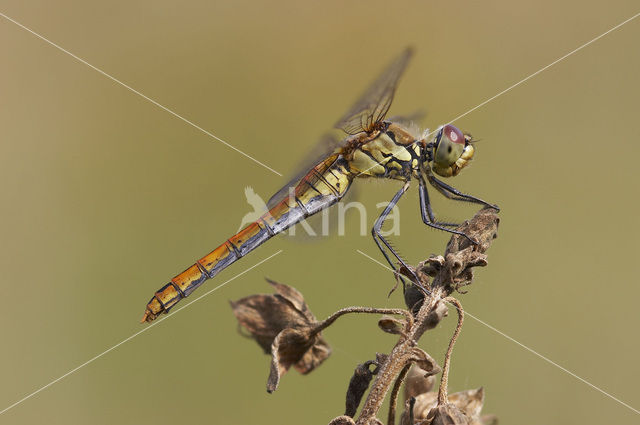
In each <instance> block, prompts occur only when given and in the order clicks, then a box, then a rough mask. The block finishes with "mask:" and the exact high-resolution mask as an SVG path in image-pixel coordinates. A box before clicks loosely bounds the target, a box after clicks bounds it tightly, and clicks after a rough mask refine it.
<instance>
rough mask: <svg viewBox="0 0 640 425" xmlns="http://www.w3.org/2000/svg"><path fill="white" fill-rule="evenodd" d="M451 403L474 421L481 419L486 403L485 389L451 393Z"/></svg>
mask: <svg viewBox="0 0 640 425" xmlns="http://www.w3.org/2000/svg"><path fill="white" fill-rule="evenodd" d="M449 403H452V404H454V405H455V406H456V407H458V408H459V409H460V410H462V411H463V412H464V414H465V415H467V416H468V417H469V418H470V419H472V420H474V421H479V420H480V412H481V411H482V406H483V404H484V389H483V388H482V387H480V388H478V389H475V390H467V391H460V392H457V393H453V394H449Z"/></svg>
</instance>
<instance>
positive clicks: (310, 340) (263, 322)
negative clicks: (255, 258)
mask: <svg viewBox="0 0 640 425" xmlns="http://www.w3.org/2000/svg"><path fill="white" fill-rule="evenodd" d="M267 282H269V284H271V285H272V286H273V287H274V289H275V290H276V292H277V293H276V294H271V295H266V294H258V295H250V296H248V297H245V298H242V299H239V300H238V301H235V302H233V301H232V302H231V308H232V309H233V313H234V314H235V316H236V318H237V319H238V322H239V323H240V325H242V326H243V327H244V328H246V329H247V330H248V331H249V332H250V334H251V336H252V337H253V338H254V339H255V340H256V342H257V343H258V344H259V345H260V346H261V347H262V349H263V350H264V351H265V353H271V356H272V359H271V373H270V375H269V380H268V382H267V391H269V392H273V391H275V389H276V388H277V387H278V383H279V382H280V376H281V375H282V374H284V373H285V372H286V371H287V370H289V368H290V367H291V366H293V367H294V368H295V369H296V370H297V371H298V372H300V373H303V374H305V373H309V372H311V371H312V370H313V369H315V368H316V367H317V366H318V365H320V364H321V363H322V362H323V361H324V360H325V359H326V358H327V357H329V355H330V354H331V348H330V347H329V345H328V344H327V343H326V341H325V340H324V339H323V338H322V336H321V334H320V332H318V331H316V328H317V325H318V322H317V321H316V318H315V316H314V315H313V313H311V310H309V308H308V307H307V304H306V303H305V302H304V298H303V296H302V294H301V293H300V292H298V291H297V290H296V289H295V288H293V287H291V286H287V285H283V284H281V283H277V282H274V281H271V280H267Z"/></svg>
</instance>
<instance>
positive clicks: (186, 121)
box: [0, 12, 282, 177]
mask: <svg viewBox="0 0 640 425" xmlns="http://www.w3.org/2000/svg"><path fill="white" fill-rule="evenodd" d="M0 16H2V17H3V18H5V19H6V20H8V21H10V22H13V23H14V24H16V25H17V26H19V27H20V28H22V29H23V30H25V31H28V32H30V33H31V34H33V35H35V36H36V37H38V38H39V39H40V40H42V41H44V42H46V43H48V44H50V45H51V46H53V47H55V48H56V49H58V50H60V51H61V52H64V53H66V54H67V55H69V56H71V57H72V58H74V59H76V60H77V61H79V62H82V63H83V64H85V65H86V66H88V67H89V68H91V69H93V70H94V71H96V72H98V73H100V74H102V75H104V76H105V77H107V78H108V79H110V80H111V81H113V82H115V83H118V84H120V85H121V86H122V87H124V88H126V89H127V90H129V91H131V92H133V93H135V94H137V95H138V96H140V97H141V98H143V99H145V100H148V101H149V102H151V103H153V104H154V105H156V106H157V107H158V108H160V109H162V110H163V111H166V112H168V113H170V114H171V115H173V116H174V117H176V118H178V119H180V120H182V121H184V122H185V123H187V124H189V125H190V126H191V127H193V128H195V129H197V130H200V131H201V132H203V133H204V134H206V135H207V136H209V137H212V138H214V139H216V140H217V141H219V142H220V143H222V144H223V145H225V146H227V147H228V148H231V149H233V150H234V151H236V152H238V153H239V154H241V155H244V156H245V157H247V158H249V159H250V160H252V161H253V162H255V163H257V164H259V165H262V166H263V167H264V168H266V169H267V170H269V171H271V172H272V173H275V174H277V175H279V176H280V177H282V174H280V173H279V172H277V171H276V170H274V169H273V168H271V167H269V166H268V165H266V164H264V163H262V162H260V161H258V160H257V159H255V158H254V157H252V156H251V155H249V154H247V153H245V152H243V151H241V150H240V149H238V148H236V147H235V146H233V145H231V144H230V143H228V142H226V141H224V140H222V139H221V138H219V137H218V136H216V135H215V134H213V133H211V132H209V131H207V130H205V129H204V128H202V127H200V126H199V125H197V124H195V123H194V122H192V121H189V120H188V119H186V118H184V117H183V116H182V115H179V114H178V113H176V112H174V111H172V110H171V109H169V108H167V107H166V106H163V105H161V104H160V103H158V102H156V101H155V100H153V99H151V98H150V97H148V96H146V95H144V94H142V93H140V92H139V91H138V90H136V89H134V88H133V87H131V86H129V85H127V84H125V83H123V82H122V81H120V80H118V79H117V78H116V77H114V76H112V75H110V74H107V73H106V72H104V71H103V70H101V69H100V68H97V67H95V66H93V65H91V64H90V63H89V62H87V61H85V60H84V59H82V58H80V57H78V56H76V55H74V54H73V53H71V52H70V51H68V50H66V49H64V48H63V47H61V46H59V45H57V44H56V43H54V42H53V41H51V40H49V39H47V38H45V37H44V36H42V35H40V34H38V33H37V32H35V31H33V30H32V29H30V28H27V27H25V26H24V25H22V24H21V23H20V22H18V21H16V20H15V19H12V18H10V17H9V16H7V15H5V14H4V13H2V12H0Z"/></svg>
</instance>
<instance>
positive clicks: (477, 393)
mask: <svg viewBox="0 0 640 425" xmlns="http://www.w3.org/2000/svg"><path fill="white" fill-rule="evenodd" d="M483 404H484V390H483V389H482V388H478V389H476V390H468V391H460V392H457V393H453V394H449V404H447V405H445V406H447V409H441V408H442V406H438V394H437V393H436V392H427V393H422V394H419V395H417V396H415V404H414V406H413V416H414V420H415V421H422V420H427V421H428V420H431V422H426V424H436V423H439V424H458V423H464V424H469V425H485V424H486V425H490V424H492V423H493V424H497V419H496V418H495V417H494V416H492V415H487V416H486V417H480V412H481V411H482V406H483ZM408 406H409V403H405V412H404V413H403V414H402V418H403V420H405V422H401V425H409V422H408V419H409V412H408V409H409V407H408ZM453 408H455V411H454V410H453ZM438 409H440V410H438ZM458 413H460V414H462V415H463V416H464V419H465V422H460V418H459V415H458ZM447 415H448V416H447ZM449 417H451V418H454V419H456V418H457V420H458V422H446V420H449V419H448V418H449ZM436 418H437V419H438V420H439V421H445V422H435V419H436ZM454 419H451V420H454ZM485 420H486V422H485ZM492 421H494V422H492ZM411 425H412V424H411Z"/></svg>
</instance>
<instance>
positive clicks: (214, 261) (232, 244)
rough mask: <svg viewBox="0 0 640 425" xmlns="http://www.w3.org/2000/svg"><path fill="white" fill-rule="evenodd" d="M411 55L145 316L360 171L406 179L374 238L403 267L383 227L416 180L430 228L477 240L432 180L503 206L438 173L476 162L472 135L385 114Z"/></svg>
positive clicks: (323, 201) (456, 196)
mask: <svg viewBox="0 0 640 425" xmlns="http://www.w3.org/2000/svg"><path fill="white" fill-rule="evenodd" d="M412 56H413V50H412V49H411V48H407V49H405V50H404V51H403V52H402V53H401V54H400V55H399V56H398V57H397V58H396V59H395V60H394V61H393V62H392V63H391V64H390V65H388V66H387V68H385V70H384V71H383V72H382V74H381V75H380V76H379V77H378V78H377V79H376V80H375V81H374V83H373V84H372V85H371V86H369V88H368V89H367V90H365V92H364V94H363V95H362V96H361V97H360V98H359V99H358V101H357V102H356V103H355V104H354V105H353V106H352V108H351V109H349V111H348V112H347V113H346V114H345V115H344V116H343V117H342V118H341V119H340V120H339V121H338V122H337V123H336V125H335V127H336V128H338V129H341V130H343V131H344V133H346V137H344V139H343V140H342V141H341V142H339V143H337V146H335V147H333V148H332V149H331V150H330V151H329V152H328V153H327V154H325V155H324V156H323V157H322V158H321V159H320V160H318V161H317V162H316V163H315V164H314V165H313V166H311V167H310V169H307V170H305V172H304V173H302V174H301V175H300V176H298V177H296V178H294V180H292V181H291V182H289V183H287V184H286V185H285V186H284V187H283V188H282V189H280V190H279V191H278V192H276V195H274V196H273V197H272V199H271V200H270V201H269V203H268V211H267V212H266V213H264V214H263V215H262V216H261V217H260V218H259V219H257V220H256V221H255V222H253V223H251V224H249V225H248V226H246V227H245V228H244V229H242V230H240V231H239V232H238V233H237V234H235V235H233V236H231V237H230V238H229V239H227V240H226V241H224V243H223V244H222V245H220V246H219V247H217V248H216V249H214V250H213V251H212V252H211V253H209V254H207V255H206V256H204V257H202V258H201V259H199V260H198V261H197V262H195V263H194V264H193V265H191V266H190V267H189V268H187V269H186V270H185V271H183V272H182V273H180V274H178V275H177V276H175V277H174V278H173V279H171V281H170V282H169V283H167V284H166V285H164V286H163V287H162V288H160V289H159V290H158V291H156V293H155V294H154V295H153V297H152V298H151V300H150V301H149V302H148V303H147V307H146V309H145V312H144V316H143V318H142V322H151V321H153V320H154V319H155V318H157V317H158V316H159V315H160V314H163V313H168V312H169V310H170V309H171V308H172V307H174V306H175V305H176V304H177V303H178V302H179V301H180V300H182V299H183V298H185V297H188V296H189V295H190V294H191V293H192V292H193V291H195V290H196V289H197V288H198V287H200V286H201V285H202V284H203V283H204V282H205V281H207V280H208V279H211V278H213V277H214V276H216V275H217V274H218V273H220V272H221V271H222V270H224V269H226V268H227V267H228V266H230V265H231V264H232V263H235V262H236V261H238V260H239V259H240V258H242V257H244V256H245V255H247V254H248V253H249V252H251V251H253V250H254V249H256V248H257V247H258V246H260V245H262V244H263V243H264V242H266V241H267V240H269V239H271V238H272V237H274V236H275V235H277V234H279V233H281V232H283V231H285V230H286V229H288V228H289V227H291V226H293V225H295V224H296V223H298V222H300V221H302V220H304V219H306V218H308V217H310V216H312V215H314V214H316V213H318V212H320V211H321V210H323V209H325V208H328V207H330V206H331V205H333V204H335V203H337V202H338V201H340V199H342V198H343V197H344V196H345V194H346V193H347V191H348V190H349V188H350V187H351V185H352V183H353V181H354V180H356V179H359V178H382V179H391V180H396V181H400V182H402V183H403V185H402V187H401V188H400V189H399V190H398V191H397V193H396V194H395V195H394V196H393V198H392V199H391V201H390V202H389V203H388V205H387V206H386V207H385V208H384V210H383V211H382V213H381V214H380V216H379V217H378V218H377V220H376V221H375V223H374V225H373V228H372V230H371V233H372V236H373V240H374V241H375V243H376V245H377V246H378V248H379V249H380V251H381V252H382V254H383V256H384V258H385V259H386V261H387V262H388V263H389V265H390V266H391V268H392V269H393V270H396V272H397V270H398V268H399V267H402V266H404V268H405V270H406V269H410V268H409V267H407V264H406V263H405V261H404V260H403V259H402V258H401V257H400V255H399V254H398V253H397V251H396V250H395V249H394V248H393V246H392V245H391V244H390V243H389V241H388V240H387V239H386V238H385V237H384V236H383V235H382V234H381V229H382V226H383V224H384V222H385V219H386V218H387V216H388V215H389V214H390V213H391V211H392V210H393V207H394V206H395V205H396V204H397V203H398V201H399V200H400V198H401V197H402V196H403V195H404V194H405V193H406V192H407V190H408V189H409V185H410V183H411V182H412V181H416V182H417V183H418V187H419V191H418V193H419V198H420V214H421V217H422V221H423V222H424V223H425V224H426V225H427V226H429V227H432V228H435V229H438V230H443V231H446V232H450V233H454V234H458V235H461V236H463V237H466V238H468V239H470V238H469V237H468V236H467V235H465V234H464V233H462V232H460V231H458V230H455V228H456V227H457V224H455V223H449V222H441V221H438V220H436V218H435V215H434V213H433V210H432V207H431V203H430V200H429V192H428V190H427V187H428V186H431V187H433V188H434V189H435V190H436V191H437V192H439V193H440V194H442V195H444V196H445V197H446V198H449V199H452V200H456V201H463V202H471V203H475V204H481V205H484V206H488V207H491V208H495V209H498V207H497V206H496V205H493V204H489V203H487V202H485V201H483V200H482V199H479V198H476V197H474V196H471V195H468V194H465V193H463V192H461V191H459V190H457V189H455V188H454V187H452V186H450V185H449V184H447V183H445V182H444V181H442V180H440V179H439V178H438V177H442V178H447V177H453V176H456V175H457V174H458V173H460V171H461V170H462V169H463V168H465V167H466V166H467V165H468V164H469V163H470V161H471V160H472V158H473V155H474V152H475V149H474V140H473V139H472V137H471V135H469V134H465V133H463V132H461V131H460V130H459V129H458V128H456V127H455V126H453V125H452V124H450V123H449V124H446V125H443V126H440V127H439V128H438V129H437V131H435V132H433V133H429V132H428V131H424V132H422V133H421V134H416V133H418V132H417V131H416V130H415V129H412V128H411V126H410V125H409V124H408V123H407V122H406V120H403V119H400V118H398V119H394V118H389V119H386V116H387V113H388V111H389V108H390V107H391V103H392V101H393V98H394V94H395V92H396V88H397V85H398V82H399V80H400V77H401V76H402V74H403V73H404V71H405V69H406V67H407V65H408V63H409V61H410V59H411V57H412ZM470 240H471V239H470ZM471 241H472V242H475V241H473V240H471ZM394 260H395V261H394ZM396 261H397V263H396ZM397 275H398V276H399V274H397ZM403 283H404V281H403Z"/></svg>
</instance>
